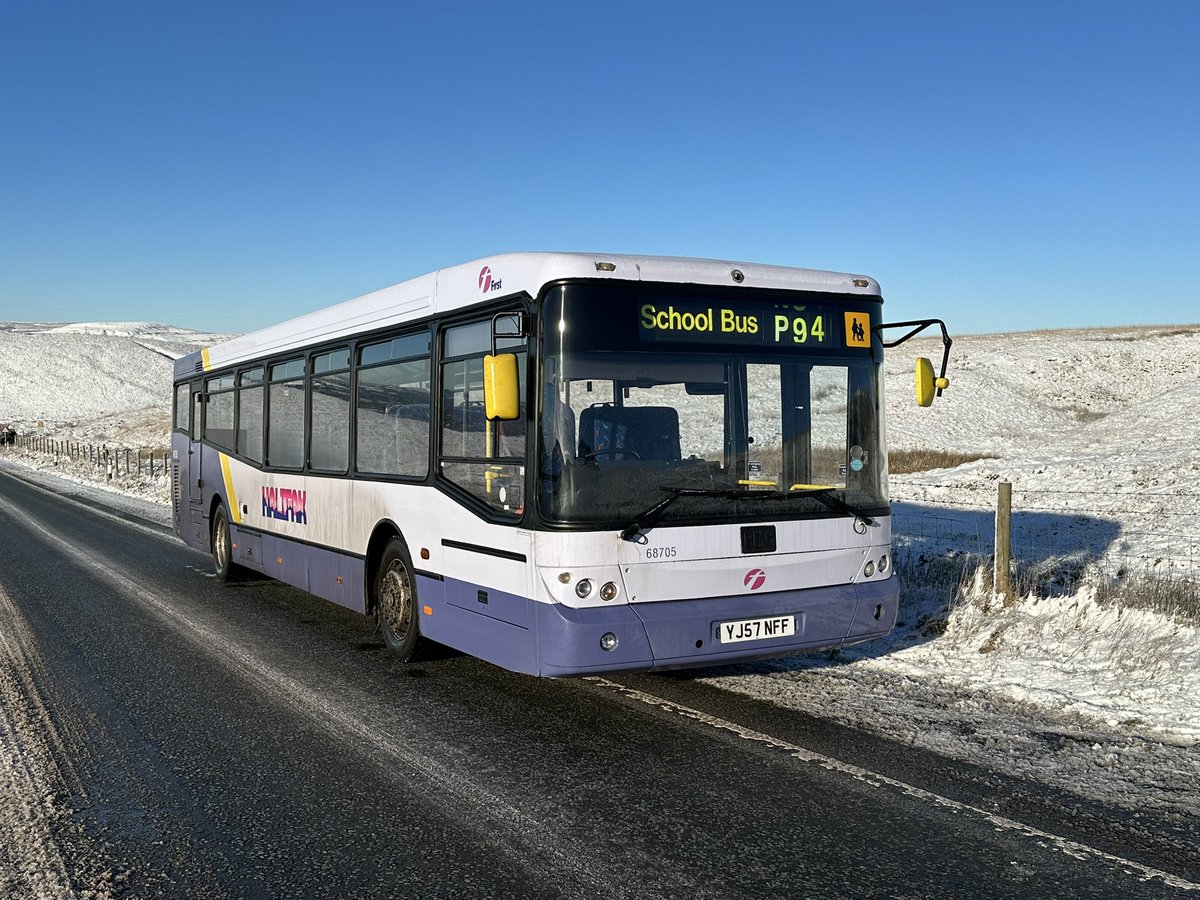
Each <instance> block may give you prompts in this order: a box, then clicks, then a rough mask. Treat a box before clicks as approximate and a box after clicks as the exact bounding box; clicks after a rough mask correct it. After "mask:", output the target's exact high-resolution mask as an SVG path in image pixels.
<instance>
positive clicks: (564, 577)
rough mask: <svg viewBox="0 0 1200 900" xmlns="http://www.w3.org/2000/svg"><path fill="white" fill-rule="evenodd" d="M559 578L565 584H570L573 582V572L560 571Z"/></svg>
mask: <svg viewBox="0 0 1200 900" xmlns="http://www.w3.org/2000/svg"><path fill="white" fill-rule="evenodd" d="M558 580H559V581H560V582H562V583H563V584H570V583H571V573H570V572H559V573H558Z"/></svg>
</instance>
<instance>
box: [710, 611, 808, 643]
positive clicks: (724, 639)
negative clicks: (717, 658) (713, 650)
mask: <svg viewBox="0 0 1200 900" xmlns="http://www.w3.org/2000/svg"><path fill="white" fill-rule="evenodd" d="M795 633H796V617H795V616H771V617H770V618H766V619H742V620H740V621H737V622H722V623H721V624H720V625H718V626H717V637H718V638H719V639H720V641H721V643H722V644H736V643H739V642H741V641H762V640H766V639H767V638H778V637H791V636H792V635H794V634H795Z"/></svg>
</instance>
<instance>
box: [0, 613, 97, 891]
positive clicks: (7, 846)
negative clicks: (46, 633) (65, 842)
mask: <svg viewBox="0 0 1200 900" xmlns="http://www.w3.org/2000/svg"><path fill="white" fill-rule="evenodd" d="M37 665H38V663H37V657H36V650H35V649H34V644H33V641H32V637H31V635H30V634H29V631H28V627H27V626H26V624H25V621H24V619H23V618H22V616H21V614H20V612H19V611H18V610H17V608H16V606H15V605H14V604H13V602H12V600H11V599H10V598H9V596H8V595H7V594H6V593H5V592H4V591H3V590H2V589H0V894H2V895H3V896H5V897H75V896H78V895H77V894H76V893H75V891H74V889H73V888H72V887H71V878H70V875H69V874H68V872H67V864H66V862H65V860H64V859H63V856H62V852H61V851H60V848H59V846H58V843H57V841H56V840H55V838H54V829H55V827H56V825H57V824H58V823H59V822H60V821H61V820H63V819H65V818H66V817H67V816H68V815H69V813H70V810H67V809H64V808H63V807H62V806H60V805H59V802H58V800H57V796H56V795H58V794H59V793H60V792H61V791H62V789H63V785H62V784H61V783H60V777H59V776H61V775H62V774H63V773H60V772H59V770H58V768H57V764H58V757H57V755H56V754H55V753H54V752H53V749H52V746H51V745H52V744H53V743H54V738H55V735H56V732H53V721H52V719H51V718H50V716H49V714H48V710H47V709H46V704H45V701H44V700H43V698H42V696H41V694H40V692H39V691H38V689H37V685H36V683H35V682H34V679H33V677H32V675H33V672H34V670H35V668H36V667H37ZM48 728H49V729H50V730H49V731H48Z"/></svg>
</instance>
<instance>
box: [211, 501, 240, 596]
mask: <svg viewBox="0 0 1200 900" xmlns="http://www.w3.org/2000/svg"><path fill="white" fill-rule="evenodd" d="M212 555H213V571H214V572H216V574H217V578H218V579H220V580H221V581H233V580H234V579H235V578H236V577H237V571H238V567H237V566H236V565H234V563H233V538H232V537H231V536H230V533H229V517H228V516H227V515H226V513H225V504H223V503H218V504H217V508H216V510H215V511H214V512H213V517H212Z"/></svg>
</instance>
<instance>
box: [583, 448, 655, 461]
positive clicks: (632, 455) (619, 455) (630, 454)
mask: <svg viewBox="0 0 1200 900" xmlns="http://www.w3.org/2000/svg"><path fill="white" fill-rule="evenodd" d="M601 456H611V457H613V458H614V459H641V457H640V456H638V452H637V451H636V450H623V449H617V450H593V451H592V452H591V453H585V454H583V458H584V459H598V458H600V457H601Z"/></svg>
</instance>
